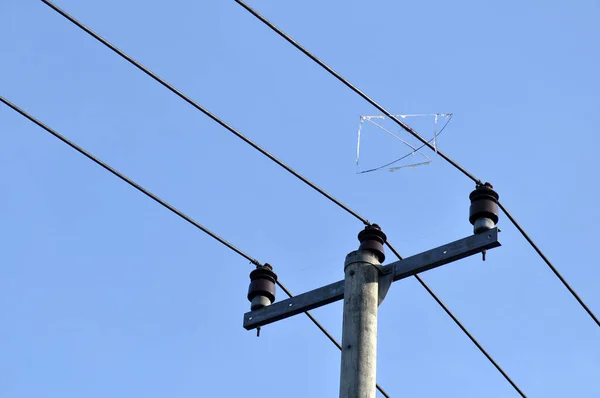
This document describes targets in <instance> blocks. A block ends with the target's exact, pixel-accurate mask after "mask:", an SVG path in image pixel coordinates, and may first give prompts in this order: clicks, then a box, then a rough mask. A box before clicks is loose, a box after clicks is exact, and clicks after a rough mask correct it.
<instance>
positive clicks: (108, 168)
mask: <svg viewBox="0 0 600 398" xmlns="http://www.w3.org/2000/svg"><path fill="white" fill-rule="evenodd" d="M0 102H2V103H4V104H5V105H6V106H8V107H10V108H11V109H13V110H14V111H15V112H17V113H19V114H21V115H22V116H24V117H25V118H27V119H29V120H30V121H31V122H33V123H35V124H36V125H38V126H39V127H41V128H42V129H44V130H46V131H47V132H48V133H50V134H52V135H53V136H54V137H56V138H58V139H59V140H60V141H62V142H63V143H65V144H67V145H68V146H70V147H71V148H72V149H74V150H76V151H77V152H79V153H80V154H82V155H84V156H85V157H87V158H88V159H90V160H91V161H92V162H94V163H96V164H97V165H99V166H100V167H102V168H103V169H105V170H106V171H108V172H110V173H111V174H113V175H114V176H116V177H117V178H119V179H120V180H122V181H124V182H126V183H127V184H129V185H130V186H132V187H133V188H135V189H137V190H138V191H140V192H141V193H143V194H144V195H146V196H148V197H149V198H150V199H152V200H154V201H155V202H157V203H159V204H160V205H162V206H163V207H165V208H166V209H168V210H170V211H171V212H173V213H175V214H176V215H178V216H179V217H181V218H183V219H184V220H185V221H187V222H189V223H190V224H192V225H193V226H195V227H196V228H198V229H200V230H201V231H202V232H204V233H206V234H207V235H209V236H210V237H211V238H213V239H215V240H217V241H218V242H219V243H221V244H223V245H224V246H226V247H227V248H229V249H231V250H233V251H234V252H235V253H237V254H239V255H240V256H242V257H243V258H245V259H246V260H248V261H250V263H251V264H253V265H255V266H258V267H260V266H262V265H263V264H262V263H261V262H259V261H258V260H256V259H255V258H253V257H251V256H250V255H248V254H246V253H245V252H243V251H242V250H240V249H239V248H238V247H236V246H234V245H233V244H231V243H229V242H228V241H226V240H225V239H223V238H221V237H220V236H219V235H217V234H216V233H214V232H212V231H211V230H209V229H208V228H206V227H205V226H203V225H202V224H200V223H199V222H197V221H196V220H194V219H193V218H191V217H189V216H187V215H185V214H184V213H183V212H182V211H180V210H179V209H177V208H176V207H174V206H173V205H171V204H169V203H167V202H166V201H164V200H163V199H161V198H159V197H158V196H156V195H155V194H153V193H152V192H150V191H149V190H147V189H146V188H144V187H142V186H141V185H139V184H138V183H136V182H135V181H133V180H132V179H130V178H128V177H127V176H125V175H124V174H122V173H120V172H119V171H117V170H116V169H114V168H112V167H111V166H109V165H108V164H106V163H105V162H103V161H101V160H100V159H98V158H97V157H95V156H94V155H92V154H90V153H89V152H87V151H86V150H84V149H83V148H81V147H80V146H78V145H77V144H75V143H74V142H72V141H71V140H69V139H68V138H66V137H64V136H63V135H61V134H60V133H58V132H57V131H55V130H54V129H52V128H50V127H49V126H47V125H46V124H44V123H42V122H41V121H39V120H37V119H36V118H34V117H33V116H31V115H30V114H29V113H27V112H25V111H24V110H23V109H21V108H19V107H18V106H16V105H15V104H13V103H12V102H10V101H8V100H7V99H6V98H4V97H2V96H0ZM276 283H277V285H278V286H279V287H280V288H281V290H283V292H284V293H285V294H286V295H287V296H288V297H290V298H292V297H294V295H293V294H292V293H291V292H290V291H289V290H288V289H287V288H286V287H285V286H284V285H283V283H281V281H280V280H277V282H276ZM304 314H305V315H306V316H307V317H308V319H310V320H311V321H312V323H314V324H315V326H316V327H317V328H319V330H321V332H323V334H325V336H327V338H328V339H329V340H330V341H331V342H332V343H333V344H334V345H335V346H336V347H337V348H339V349H340V350H341V349H342V345H341V344H340V343H339V342H338V341H337V340H336V339H335V338H334V337H333V336H332V335H331V333H330V332H329V331H328V330H327V329H326V328H325V327H324V326H323V325H322V324H321V323H320V322H319V321H318V320H317V319H316V318H315V317H314V316H313V315H312V314H311V313H310V312H308V311H306V312H305V313H304ZM376 387H377V390H379V392H380V393H381V394H382V395H383V396H384V397H386V398H390V396H389V395H388V394H387V392H386V391H385V390H384V389H383V388H382V387H381V386H380V385H379V384H377V385H376Z"/></svg>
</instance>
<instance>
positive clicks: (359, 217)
mask: <svg viewBox="0 0 600 398" xmlns="http://www.w3.org/2000/svg"><path fill="white" fill-rule="evenodd" d="M42 2H43V3H45V4H46V5H48V6H49V7H51V8H52V9H53V10H55V11H56V12H58V13H59V14H60V15H62V16H63V17H65V18H66V19H68V20H69V21H70V22H72V23H73V24H74V25H76V26H77V27H79V28H80V29H82V30H84V31H85V32H86V33H88V34H89V35H91V36H92V37H94V38H95V39H96V40H98V41H99V42H100V43H102V44H104V45H105V46H106V47H108V48H109V49H111V50H112V51H114V52H115V53H117V54H118V55H120V56H121V57H123V58H124V59H125V60H127V61H128V62H129V63H131V64H132V65H134V66H135V67H137V68H138V69H140V70H141V71H143V72H144V73H146V74H147V75H148V76H150V77H151V78H153V79H154V80H155V81H157V82H159V83H160V84H161V85H162V86H164V87H166V88H167V89H169V91H171V92H173V93H174V94H176V95H177V96H179V97H180V98H182V99H183V100H184V101H186V102H187V103H188V104H190V105H192V106H193V107H194V108H196V109H198V110H199V111H201V112H202V113H204V114H205V115H207V116H209V117H210V118H211V119H212V120H214V121H215V122H217V123H218V124H219V125H221V126H223V127H225V128H226V129H227V130H229V131H230V132H232V133H234V134H235V135H236V136H238V137H239V138H241V139H242V140H243V141H245V142H246V143H248V144H249V145H251V146H252V147H253V148H255V149H257V150H258V151H259V152H261V153H262V154H263V155H265V156H267V157H268V158H269V159H271V160H273V161H274V162H275V163H277V164H278V165H279V166H281V167H283V168H284V169H286V170H287V171H289V172H290V173H291V174H293V175H294V176H295V177H297V178H298V179H300V180H301V181H303V182H304V183H305V184H307V185H308V186H310V187H311V188H313V189H314V190H316V191H317V192H319V193H320V194H321V195H323V196H324V197H326V198H328V199H329V200H331V201H332V202H334V203H335V204H337V205H338V206H339V207H341V208H342V209H344V210H346V211H347V212H348V213H350V214H351V215H353V216H354V217H356V218H357V219H358V220H360V221H362V222H363V223H364V224H365V225H370V222H369V221H368V220H367V219H366V218H364V217H362V216H361V215H359V214H358V213H356V212H355V211H353V210H351V209H350V208H349V207H348V206H346V205H345V204H343V203H342V202H340V201H339V200H337V199H335V198H334V197H332V196H331V195H330V194H328V193H327V192H326V191H324V190H323V189H321V188H319V187H318V186H317V185H315V184H314V183H312V182H311V181H310V180H308V179H307V178H306V177H304V176H302V175H301V174H299V173H298V172H296V171H294V170H293V169H292V168H291V167H289V166H288V165H286V164H285V163H283V162H282V161H281V160H279V159H277V158H276V157H275V156H273V155H271V154H270V153H269V152H267V151H266V150H265V149H263V148H262V147H260V146H258V145H257V144H255V143H254V142H253V141H251V140H250V139H249V138H247V137H246V136H244V135H243V134H242V133H240V132H238V131H237V130H235V129H234V128H233V127H231V126H229V125H228V124H227V123H225V122H224V121H223V120H221V119H219V118H218V117H217V116H215V115H213V114H212V113H210V112H209V111H207V110H206V109H205V108H204V107H202V106H201V105H199V104H198V103H196V102H195V101H193V100H192V99H191V98H189V97H187V96H186V95H185V94H183V93H181V92H180V91H179V90H177V89H176V88H175V87H173V86H172V85H170V84H169V83H167V82H166V81H165V80H163V79H162V78H160V77H159V76H157V75H156V74H154V73H153V72H151V71H150V70H149V69H148V68H146V67H145V66H143V65H142V64H140V63H139V62H138V61H136V60H134V59H133V58H132V57H130V56H129V55H127V54H125V53H124V52H123V51H121V50H119V49H118V48H117V47H116V46H114V45H113V44H111V43H110V42H108V41H107V40H106V39H104V38H103V37H101V36H100V35H98V34H97V33H95V32H94V31H92V30H91V29H89V28H88V27H86V26H85V25H83V24H82V23H81V22H79V21H78V20H76V19H75V18H74V17H72V16H71V15H69V14H67V13H66V12H65V11H63V10H62V9H60V8H59V7H57V6H55V5H54V4H52V3H51V2H49V1H48V0H42ZM388 247H390V249H393V248H392V247H391V246H390V245H389V244H388ZM392 251H394V253H395V254H396V255H397V256H398V258H399V259H402V257H401V256H400V255H399V254H398V252H397V251H395V249H393V250H392ZM417 279H418V280H419V282H420V283H421V284H422V285H423V286H424V287H425V289H426V290H427V292H428V293H429V294H430V295H431V296H432V297H433V299H434V300H435V301H436V302H437V303H438V304H440V305H442V308H443V309H444V311H445V312H446V313H449V314H451V312H450V310H449V309H448V308H447V307H446V306H445V305H443V302H442V301H441V299H440V298H439V297H437V296H436V295H435V293H434V292H433V290H432V289H431V288H429V287H428V286H427V285H426V284H425V282H424V281H423V280H422V279H421V278H417ZM451 318H452V320H453V321H454V322H455V323H456V324H457V325H458V326H459V327H460V329H461V330H463V332H467V329H466V327H465V326H464V325H462V324H461V323H460V321H459V320H458V319H457V318H456V317H455V316H454V315H452V316H451ZM467 336H468V337H469V338H470V339H471V340H472V341H474V342H476V340H475V339H474V338H473V336H472V335H470V334H469V333H468V332H467ZM476 346H477V348H478V349H479V350H480V351H481V352H482V353H483V354H484V356H485V357H486V358H488V360H490V361H491V362H492V364H493V365H494V366H495V367H496V368H499V365H498V364H497V363H496V362H495V361H494V360H493V359H492V357H491V355H490V354H488V353H487V352H486V351H485V349H484V348H483V347H482V346H481V345H480V344H479V343H477V344H476ZM501 373H502V374H503V375H504V376H505V377H508V376H507V375H506V373H505V372H504V371H502V372H501ZM508 380H509V382H510V383H511V384H513V385H514V383H513V382H512V380H510V379H508ZM380 392H382V393H383V394H384V395H385V393H384V392H383V391H382V390H380ZM519 392H520V391H519ZM521 394H522V393H521ZM522 396H524V395H522Z"/></svg>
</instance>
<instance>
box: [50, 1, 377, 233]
mask: <svg viewBox="0 0 600 398" xmlns="http://www.w3.org/2000/svg"><path fill="white" fill-rule="evenodd" d="M42 2H43V3H44V4H46V5H47V6H49V7H50V8H52V9H53V10H54V11H56V12H57V13H59V14H60V15H62V16H63V17H65V18H66V19H68V20H69V21H71V22H72V23H73V24H75V25H76V26H77V27H78V28H80V29H82V30H84V31H85V32H86V33H87V34H89V35H90V36H92V37H93V38H94V39H96V40H98V41H99V42H100V43H102V44H104V45H105V46H106V47H108V48H110V49H111V50H112V51H114V52H115V53H117V54H118V55H120V56H121V57H122V58H124V59H125V60H127V61H128V62H129V63H130V64H132V65H133V66H135V67H136V68H138V69H139V70H141V71H142V72H144V73H145V74H147V75H148V76H150V77H151V78H152V79H154V80H155V81H157V82H158V83H160V84H161V85H162V86H164V87H165V88H167V89H168V90H169V91H171V92H172V93H173V94H175V95H177V96H178V97H179V98H181V99H182V100H184V101H185V102H187V103H188V104H190V105H191V106H193V107H194V108H196V109H197V110H199V111H200V112H202V113H204V114H205V115H206V116H208V117H209V118H211V119H212V120H214V121H215V122H217V123H218V124H220V125H221V126H222V127H224V128H225V129H227V130H229V131H230V132H232V133H233V134H235V135H236V136H237V137H238V138H240V139H242V140H243V141H244V142H245V143H247V144H248V145H250V146H251V147H252V148H254V149H256V150H257V151H259V152H260V153H262V154H263V155H265V156H266V157H268V158H269V159H271V160H272V161H273V162H275V163H277V164H278V165H279V166H281V167H283V168H284V169H285V170H286V171H288V172H289V173H291V174H292V175H294V176H295V177H296V178H298V179H299V180H300V181H302V182H303V183H305V184H306V185H308V186H309V187H311V188H312V189H314V190H315V191H317V192H319V193H320V194H321V195H323V196H325V197H326V198H327V199H329V200H330V201H332V202H333V203H335V204H336V205H338V206H339V207H341V208H342V209H344V210H346V211H347V212H348V213H350V214H352V215H353V216H354V217H356V218H357V219H359V220H360V221H361V222H362V223H363V224H365V225H369V224H370V223H369V220H367V219H365V218H363V217H362V216H361V215H360V214H358V213H357V212H355V211H354V210H352V209H351V208H349V207H348V206H346V205H345V204H343V203H342V202H340V201H339V200H337V199H336V198H334V197H333V196H331V195H330V194H329V193H327V192H325V191H324V190H323V189H321V188H320V187H318V186H317V185H316V184H314V183H313V182H311V181H309V180H308V179H307V178H306V177H304V176H303V175H301V174H300V173H298V172H297V171H296V170H294V169H292V168H291V167H290V166H288V165H287V164H285V163H284V162H282V161H281V160H279V159H278V158H276V157H275V156H273V155H272V154H270V153H269V152H267V150H266V149H264V148H263V147H261V146H260V145H258V144H256V143H255V142H254V141H252V140H251V139H249V138H248V137H246V136H245V135H244V134H242V133H240V132H239V131H237V130H236V129H234V128H233V127H231V126H230V125H228V124H227V123H225V122H224V121H223V120H221V119H219V118H218V117H217V116H215V115H214V114H212V113H211V112H209V111H208V110H207V109H206V108H204V107H203V106H202V105H200V104H198V103H197V102H196V101H194V100H193V99H191V98H190V97H188V96H187V95H185V94H183V93H182V92H181V91H179V90H177V89H176V88H175V87H173V86H172V85H170V84H169V83H167V82H166V81H164V80H163V79H162V78H160V77H159V76H158V75H156V74H155V73H154V72H152V71H151V70H150V69H148V68H146V67H145V66H144V65H142V64H140V63H139V62H138V61H136V60H135V59H133V58H131V57H130V56H129V55H127V54H125V53H124V52H123V51H121V50H119V49H118V48H117V47H116V46H114V45H113V44H111V43H109V42H108V41H106V40H105V39H104V38H103V37H102V36H100V35H98V34H97V33H95V32H94V31H92V30H91V29H89V28H88V27H87V26H85V25H84V24H82V23H81V22H79V21H78V20H76V19H75V18H73V17H72V16H70V15H69V14H67V13H66V12H65V11H63V10H62V9H60V8H59V7H57V6H56V5H54V4H52V3H51V2H49V1H47V0H42Z"/></svg>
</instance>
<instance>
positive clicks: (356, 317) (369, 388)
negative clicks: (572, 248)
mask: <svg viewBox="0 0 600 398" xmlns="http://www.w3.org/2000/svg"><path fill="white" fill-rule="evenodd" d="M469 198H470V199H471V206H470V212H469V221H470V222H471V224H472V225H473V232H474V235H471V236H468V237H465V238H462V239H459V240H457V241H454V242H451V243H448V244H446V245H443V246H439V247H437V248H434V249H431V250H428V251H426V252H423V253H420V254H417V255H414V256H411V257H407V258H405V259H403V260H399V261H395V262H393V263H390V264H387V265H385V266H382V265H381V264H382V263H383V262H384V260H385V253H384V249H383V246H384V244H385V243H386V236H385V234H384V233H383V232H382V231H381V229H380V228H379V226H378V225H377V224H372V225H368V226H367V227H365V229H364V230H362V231H361V232H360V233H359V234H358V239H359V241H360V247H359V249H358V250H356V251H353V252H351V253H349V254H348V255H347V256H346V261H345V263H344V274H345V277H344V279H343V280H341V281H338V282H335V283H332V284H329V285H326V286H323V287H320V288H318V289H315V290H312V291H310V292H307V293H303V294H300V295H298V296H295V297H292V298H289V299H286V300H283V301H280V302H277V303H275V283H276V281H277V275H275V273H274V272H273V269H272V267H271V266H270V265H268V264H265V266H262V267H258V268H257V269H255V270H253V271H252V272H251V273H250V280H251V282H250V288H249V289H248V299H249V300H250V301H251V311H250V312H247V313H246V314H244V328H245V329H247V330H252V329H257V330H258V331H260V328H261V327H262V326H264V325H268V324H270V323H273V322H276V321H279V320H282V319H285V318H289V317H291V316H294V315H296V314H300V313H302V312H306V311H309V310H312V309H314V308H318V307H321V306H323V305H326V304H329V303H333V302H335V301H338V300H341V299H343V300H344V320H343V329H342V359H341V375H340V398H375V394H376V364H377V313H378V307H379V305H380V304H381V302H382V301H383V299H384V298H385V295H386V294H387V291H388V290H389V288H390V286H391V284H392V283H393V282H396V281H398V280H400V279H404V278H407V277H409V276H413V275H416V274H418V273H420V272H423V271H427V270H430V269H432V268H436V267H439V266H441V265H445V264H448V263H451V262H454V261H457V260H460V259H462V258H465V257H469V256H471V255H473V254H476V253H482V254H483V260H484V261H485V253H486V251H487V250H489V249H493V248H495V247H498V246H500V242H499V241H498V232H499V231H498V228H497V227H496V224H497V223H498V194H497V193H496V192H495V191H494V190H493V187H492V186H491V184H489V183H486V184H483V185H478V186H477V187H476V188H475V190H474V191H473V192H471V194H470V195H469Z"/></svg>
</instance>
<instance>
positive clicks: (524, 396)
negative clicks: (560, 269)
mask: <svg viewBox="0 0 600 398" xmlns="http://www.w3.org/2000/svg"><path fill="white" fill-rule="evenodd" d="M385 244H386V246H387V247H388V248H389V249H390V250H391V251H392V253H394V254H395V255H396V257H398V258H399V259H400V260H402V256H401V255H400V253H398V251H397V250H396V249H395V248H394V247H393V246H392V244H391V243H389V242H386V243H385ZM415 278H416V279H417V281H418V282H419V283H420V284H421V286H423V287H424V288H425V290H427V293H429V295H430V296H431V297H433V299H434V300H435V301H436V302H437V303H438V304H439V305H440V307H442V309H443V310H444V312H445V313H446V314H448V316H449V317H450V318H451V319H452V320H453V321H454V323H455V324H456V325H458V327H459V328H460V330H462V331H463V333H464V334H466V335H467V337H468V338H469V340H471V342H472V343H473V344H475V347H477V348H478V349H479V351H481V353H482V354H483V355H484V356H485V357H486V358H487V359H488V361H490V362H491V364H492V365H494V367H495V368H496V370H498V372H500V374H501V375H502V376H503V377H504V378H505V379H506V381H508V383H509V384H510V385H511V386H512V387H513V388H514V389H515V391H517V393H519V395H521V397H523V398H526V397H527V396H526V395H525V393H523V391H521V389H520V388H519V386H517V384H516V383H515V382H514V381H513V380H512V379H511V378H510V376H509V375H508V374H507V373H506V372H505V371H504V369H502V367H500V365H498V363H497V362H496V361H495V360H494V358H492V356H491V355H490V354H489V353H488V352H487V351H486V350H485V348H483V346H482V345H481V344H480V343H479V342H478V341H477V339H475V337H474V336H473V335H472V334H471V332H469V331H468V330H467V328H466V327H465V326H464V325H463V324H462V323H461V322H460V321H459V320H458V318H456V316H455V315H454V314H453V313H452V311H450V309H449V308H448V307H446V304H444V302H443V301H441V300H440V299H439V298H438V297H437V295H436V294H435V293H434V292H433V291H432V290H431V288H430V287H429V286H428V285H427V283H425V281H424V280H423V279H422V278H421V277H420V276H419V275H415Z"/></svg>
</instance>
